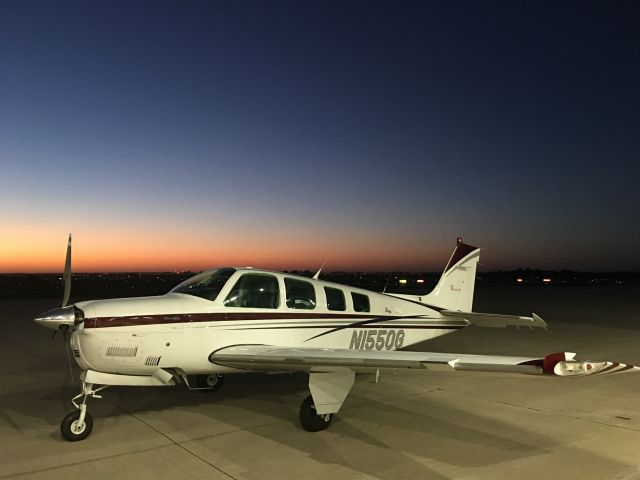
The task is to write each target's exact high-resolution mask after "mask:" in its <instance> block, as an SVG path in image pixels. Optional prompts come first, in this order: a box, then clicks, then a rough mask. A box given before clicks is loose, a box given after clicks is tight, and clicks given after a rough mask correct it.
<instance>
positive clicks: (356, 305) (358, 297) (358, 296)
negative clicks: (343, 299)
mask: <svg viewBox="0 0 640 480" xmlns="http://www.w3.org/2000/svg"><path fill="white" fill-rule="evenodd" d="M351 299H352V300H353V309H354V310H355V311H356V312H369V311H370V310H371V308H370V305H369V297H368V296H366V295H363V294H362V293H355V292H351Z"/></svg>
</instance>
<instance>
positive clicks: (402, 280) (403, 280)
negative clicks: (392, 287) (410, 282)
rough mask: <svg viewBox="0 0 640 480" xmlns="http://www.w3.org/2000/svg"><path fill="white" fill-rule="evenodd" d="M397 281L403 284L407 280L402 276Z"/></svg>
mask: <svg viewBox="0 0 640 480" xmlns="http://www.w3.org/2000/svg"><path fill="white" fill-rule="evenodd" d="M398 283H401V284H403V285H404V284H405V283H407V281H406V280H405V279H404V278H401V279H400V280H398Z"/></svg>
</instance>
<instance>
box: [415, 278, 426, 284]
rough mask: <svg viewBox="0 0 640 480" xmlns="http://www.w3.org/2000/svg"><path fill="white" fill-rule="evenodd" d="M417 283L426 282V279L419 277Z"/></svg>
mask: <svg viewBox="0 0 640 480" xmlns="http://www.w3.org/2000/svg"><path fill="white" fill-rule="evenodd" d="M416 282H417V283H424V280H423V279H421V278H419V279H418V280H416Z"/></svg>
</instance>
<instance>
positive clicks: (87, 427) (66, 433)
mask: <svg viewBox="0 0 640 480" xmlns="http://www.w3.org/2000/svg"><path fill="white" fill-rule="evenodd" d="M107 387H108V385H105V386H102V387H99V388H96V389H95V390H94V389H93V384H92V383H85V382H82V392H80V393H79V394H78V395H76V396H75V397H73V398H72V399H71V403H73V406H74V407H76V409H77V410H76V411H75V412H71V413H70V414H68V415H66V416H65V417H64V418H63V419H62V422H61V423H60V433H61V434H62V436H63V437H64V439H65V440H67V441H69V442H77V441H79V440H84V439H85V438H87V437H88V436H89V434H90V433H91V430H93V417H92V416H91V415H90V414H89V413H88V412H87V399H88V398H89V397H93V398H102V397H101V396H100V395H97V393H98V392H100V391H102V390H104V389H105V388H107ZM81 397H82V402H81V403H80V404H78V403H76V400H77V399H79V398H81Z"/></svg>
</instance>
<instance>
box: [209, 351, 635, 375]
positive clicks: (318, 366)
mask: <svg viewBox="0 0 640 480" xmlns="http://www.w3.org/2000/svg"><path fill="white" fill-rule="evenodd" d="M574 357H575V354H574V353H569V352H561V353H553V354H551V355H547V356H545V357H543V358H535V357H506V356H492V355H469V354H461V353H434V352H406V351H368V350H348V349H337V348H286V347H277V346H270V345H235V346H231V347H225V348H221V349H219V350H216V351H215V352H213V353H212V354H211V355H209V361H210V362H212V363H215V364H218V365H223V366H228V367H233V368H240V369H248V370H265V371H291V372H295V371H305V372H311V371H313V372H322V371H333V370H336V369H340V368H343V369H344V368H348V369H352V370H369V369H405V368H422V369H431V368H438V367H444V368H445V369H454V370H459V371H474V372H501V373H523V374H532V375H542V374H550V375H558V376H562V377H565V376H580V375H594V374H608V373H618V372H623V371H640V368H639V367H635V366H632V365H625V364H623V363H616V362H590V361H579V360H575V359H574Z"/></svg>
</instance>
